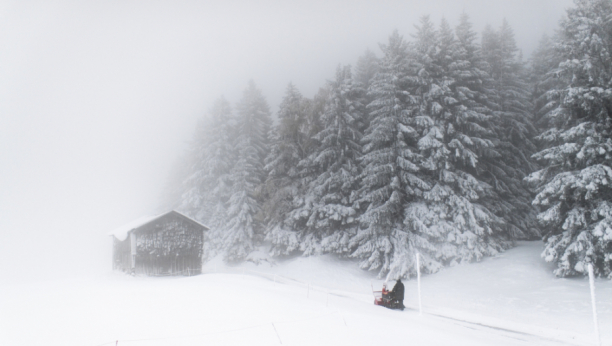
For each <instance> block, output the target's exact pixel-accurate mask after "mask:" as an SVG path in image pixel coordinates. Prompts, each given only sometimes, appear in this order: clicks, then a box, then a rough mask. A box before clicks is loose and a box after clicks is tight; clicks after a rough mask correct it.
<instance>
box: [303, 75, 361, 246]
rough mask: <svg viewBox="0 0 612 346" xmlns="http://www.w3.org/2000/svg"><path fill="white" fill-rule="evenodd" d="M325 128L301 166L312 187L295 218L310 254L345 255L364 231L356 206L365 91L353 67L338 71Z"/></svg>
mask: <svg viewBox="0 0 612 346" xmlns="http://www.w3.org/2000/svg"><path fill="white" fill-rule="evenodd" d="M327 90H328V97H327V102H326V103H325V111H324V114H323V116H322V119H321V121H322V130H321V131H320V132H319V133H317V134H316V135H315V136H314V138H315V140H316V141H317V142H318V143H319V145H318V146H317V147H316V148H315V151H314V152H313V153H311V154H310V155H309V156H308V157H307V158H305V159H304V160H302V162H300V166H301V167H303V171H304V172H306V173H307V174H308V175H309V176H310V177H307V180H308V184H307V185H306V186H305V189H304V191H303V192H302V193H301V196H300V197H299V198H298V202H299V204H298V205H297V207H296V208H295V209H294V210H293V211H292V213H291V218H292V219H293V220H294V222H295V223H296V226H297V227H296V228H297V229H298V230H299V232H300V240H301V245H300V250H302V251H303V253H304V254H305V255H311V254H314V253H322V252H335V253H345V252H347V251H348V240H349V238H350V237H351V236H352V235H354V234H355V232H356V229H357V227H358V222H357V211H356V210H355V208H354V206H353V203H354V200H355V198H356V193H355V191H356V190H357V189H358V180H357V177H358V174H359V162H358V160H359V157H360V156H361V144H360V141H361V137H362V134H361V131H362V130H363V118H364V113H365V105H363V103H362V100H363V96H364V90H363V88H361V85H360V84H359V83H356V82H354V81H353V78H352V73H351V67H350V66H345V67H338V69H337V71H336V78H335V80H333V81H330V82H328V86H327Z"/></svg>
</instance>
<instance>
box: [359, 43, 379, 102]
mask: <svg viewBox="0 0 612 346" xmlns="http://www.w3.org/2000/svg"><path fill="white" fill-rule="evenodd" d="M376 72H378V58H377V57H376V54H374V52H372V51H371V50H369V49H368V50H366V51H365V53H363V55H362V56H361V57H359V59H357V64H356V65H355V72H354V73H353V81H354V83H359V84H360V86H361V87H362V88H363V89H364V90H365V91H366V92H367V90H368V89H369V88H370V84H371V83H372V79H373V78H374V76H375V75H376ZM365 102H366V105H367V104H369V103H370V102H372V100H371V99H369V98H368V97H367V95H365Z"/></svg>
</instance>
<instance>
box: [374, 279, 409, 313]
mask: <svg viewBox="0 0 612 346" xmlns="http://www.w3.org/2000/svg"><path fill="white" fill-rule="evenodd" d="M372 293H374V305H380V306H384V307H386V308H388V309H394V310H402V311H403V310H404V304H402V302H400V301H399V300H397V299H395V297H394V296H393V292H391V291H388V290H387V285H386V284H383V288H382V291H374V287H372Z"/></svg>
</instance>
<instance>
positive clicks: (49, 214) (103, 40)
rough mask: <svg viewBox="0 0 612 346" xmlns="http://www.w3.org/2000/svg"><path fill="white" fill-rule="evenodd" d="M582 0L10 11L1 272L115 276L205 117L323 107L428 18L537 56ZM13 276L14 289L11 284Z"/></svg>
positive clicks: (1, 20)
mask: <svg viewBox="0 0 612 346" xmlns="http://www.w3.org/2000/svg"><path fill="white" fill-rule="evenodd" d="M569 5H571V1H570V0H529V1H528V0H512V1H510V0H497V1H493V0H446V1H442V0H418V1H416V0H415V1H384V0H383V1H381V0H378V1H329V0H326V1H318V0H315V1H299V2H298V1H214V2H213V1H193V2H189V1H166V2H161V1H159V2H158V1H131V0H128V1H126V0H121V1H86V2H85V1H71V2H57V1H39V2H36V1H30V2H22V1H14V2H10V1H9V2H6V1H5V2H3V3H1V4H0V274H2V276H3V278H4V279H6V278H8V280H12V279H19V280H22V279H32V278H33V279H40V278H45V279H48V278H53V277H60V276H67V275H69V276H74V275H84V274H87V273H92V272H93V273H100V272H104V271H108V270H110V267H111V260H110V256H111V253H110V246H109V245H110V238H109V237H108V236H107V233H108V232H109V231H111V230H112V229H114V228H116V227H118V226H120V225H122V224H123V223H127V222H129V221H131V220H133V219H135V218H138V217H140V216H143V215H148V214H151V213H155V212H156V211H157V210H156V208H157V206H158V200H159V196H160V191H161V190H162V188H163V187H164V183H165V181H166V178H167V175H168V173H169V170H170V169H171V167H172V164H173V162H174V161H175V160H176V157H177V156H178V155H180V153H181V152H182V151H183V150H184V149H185V145H186V143H187V142H188V141H189V139H190V137H191V135H192V132H193V129H194V126H195V124H196V122H197V119H198V118H199V117H201V116H202V115H204V114H205V113H206V111H207V109H208V108H209V107H210V106H211V104H212V102H213V101H214V100H215V99H216V98H218V97H219V96H221V95H225V96H226V98H227V99H228V100H229V101H230V102H232V103H235V102H236V101H237V100H238V99H239V97H240V95H241V93H242V90H243V89H244V88H245V87H246V85H247V82H248V80H249V79H253V80H254V81H255V83H256V84H257V85H258V86H259V87H260V88H261V90H262V92H263V94H264V95H265V96H266V97H267V99H268V102H269V104H270V107H271V109H272V110H273V111H275V110H276V108H277V107H278V104H279V102H280V99H281V97H282V95H283V92H284V89H285V87H286V86H287V84H288V83H289V82H292V83H294V84H295V85H296V87H297V88H298V89H299V90H300V91H301V92H302V93H303V94H304V95H305V96H307V97H312V96H313V95H314V93H315V92H316V91H317V90H318V88H319V87H321V86H323V84H324V83H325V81H326V79H328V78H332V77H333V76H334V71H335V69H336V66H337V65H338V64H339V63H342V64H353V63H354V62H355V61H356V59H357V58H358V57H359V56H360V55H361V54H362V53H363V52H364V51H365V50H366V49H367V48H369V49H371V50H373V51H374V52H375V53H377V55H380V52H379V49H378V43H381V42H385V41H386V39H387V37H388V35H389V34H391V32H392V31H393V30H394V29H398V31H399V32H400V34H403V35H404V36H405V37H407V38H408V37H409V35H410V33H411V32H413V31H414V30H413V29H414V24H416V23H417V22H418V19H419V17H421V16H422V15H426V14H430V15H431V17H432V19H433V20H434V22H436V23H439V21H440V19H441V18H442V17H445V18H446V19H447V20H448V21H449V22H450V23H451V25H453V26H454V25H455V24H456V23H457V21H458V18H459V15H460V14H461V12H463V11H464V12H466V13H467V14H468V15H469V16H470V18H471V20H472V22H473V24H474V29H475V30H476V31H477V32H481V31H482V29H483V28H484V27H485V25H486V24H487V23H489V24H491V25H492V26H493V27H495V28H497V27H499V26H500V25H501V22H502V20H503V18H506V19H507V20H508V22H509V23H510V25H511V26H512V28H513V29H514V32H515V37H516V41H517V43H518V45H519V47H520V48H521V49H522V50H523V53H524V57H525V58H529V55H530V54H531V52H532V51H533V50H534V49H535V47H536V45H537V43H538V41H539V39H540V37H541V36H542V35H543V34H544V33H548V34H551V33H552V32H553V30H554V29H555V28H556V25H557V23H558V20H559V19H560V18H561V16H562V15H563V13H564V8H565V7H567V6H569ZM4 279H3V280H4Z"/></svg>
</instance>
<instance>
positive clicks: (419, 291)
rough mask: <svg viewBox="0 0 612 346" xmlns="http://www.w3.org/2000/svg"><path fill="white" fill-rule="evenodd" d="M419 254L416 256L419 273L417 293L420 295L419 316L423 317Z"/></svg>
mask: <svg viewBox="0 0 612 346" xmlns="http://www.w3.org/2000/svg"><path fill="white" fill-rule="evenodd" d="M419 256H420V255H419V253H418V252H417V254H416V272H417V291H418V294H419V315H423V305H422V304H421V264H420V262H419Z"/></svg>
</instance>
